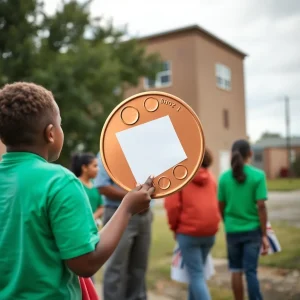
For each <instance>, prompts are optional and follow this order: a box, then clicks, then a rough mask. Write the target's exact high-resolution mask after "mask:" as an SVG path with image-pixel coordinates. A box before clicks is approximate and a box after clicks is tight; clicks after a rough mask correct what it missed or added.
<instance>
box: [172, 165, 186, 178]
mask: <svg viewBox="0 0 300 300" xmlns="http://www.w3.org/2000/svg"><path fill="white" fill-rule="evenodd" d="M173 175H174V177H175V178H176V179H179V180H182V179H184V178H186V176H187V175H188V170H187V168H186V167H185V166H183V165H178V166H176V167H175V168H174V169H173Z"/></svg>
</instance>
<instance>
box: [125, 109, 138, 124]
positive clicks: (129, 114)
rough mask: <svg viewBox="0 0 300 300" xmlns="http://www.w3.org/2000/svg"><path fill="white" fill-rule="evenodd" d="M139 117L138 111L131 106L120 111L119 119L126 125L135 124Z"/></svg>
mask: <svg viewBox="0 0 300 300" xmlns="http://www.w3.org/2000/svg"><path fill="white" fill-rule="evenodd" d="M139 117H140V113H139V111H138V110H137V109H136V108H134V107H132V106H126V107H125V108H123V110H122V111H121V119H122V121H123V122H124V123H125V124H127V125H133V124H135V123H136V122H137V121H138V120H139Z"/></svg>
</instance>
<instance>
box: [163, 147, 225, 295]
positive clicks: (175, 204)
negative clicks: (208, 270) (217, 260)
mask: <svg viewBox="0 0 300 300" xmlns="http://www.w3.org/2000/svg"><path fill="white" fill-rule="evenodd" d="M211 164H212V155H211V153H210V151H208V150H206V151H205V155H204V159H203V162H202V165H201V167H200V169H199V170H198V172H197V173H196V175H195V177H194V179H193V180H192V181H191V182H190V183H189V184H188V185H187V186H186V187H185V188H184V189H183V190H181V191H180V192H179V193H176V194H173V195H171V196H169V197H166V199H165V208H166V211H167V216H168V221H169V226H170V229H171V230H172V231H173V232H174V235H175V237H176V240H177V242H178V243H179V247H180V249H181V253H182V257H183V261H184V263H185V266H186V269H187V272H188V274H189V277H190V285H189V298H188V299H189V300H198V299H201V300H209V299H211V297H210V294H209V290H208V287H207V284H206V280H205V276H204V265H205V262H206V258H207V256H208V254H209V252H210V250H211V248H212V246H213V245H214V242H215V235H216V233H217V231H218V229H219V222H220V219H221V218H220V213H219V209H218V201H217V184H216V180H215V178H214V176H213V175H212V173H211V172H210V171H209V170H208V168H209V166H210V165H211Z"/></svg>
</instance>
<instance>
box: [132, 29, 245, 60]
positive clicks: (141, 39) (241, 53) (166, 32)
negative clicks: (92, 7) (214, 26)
mask: <svg viewBox="0 0 300 300" xmlns="http://www.w3.org/2000/svg"><path fill="white" fill-rule="evenodd" d="M191 30H197V31H199V32H201V33H203V34H204V35H206V36H208V37H209V38H212V39H214V40H215V41H217V42H219V43H221V44H222V45H223V46H225V47H227V48H229V49H230V50H232V51H234V52H236V53H237V54H239V55H241V56H242V57H243V58H245V57H247V56H248V54H247V53H245V52H243V51H241V50H239V49H238V48H236V47H234V46H232V45H231V44H229V43H227V42H225V41H224V40H222V39H221V38H219V37H217V36H216V35H214V34H212V33H210V32H209V31H207V30H206V29H204V28H202V27H200V26H199V25H190V26H185V27H180V28H176V29H171V30H167V31H162V32H159V33H154V34H151V35H146V36H142V37H138V38H137V40H140V41H143V40H151V39H155V38H159V37H163V36H166V35H171V34H176V33H182V32H185V31H191Z"/></svg>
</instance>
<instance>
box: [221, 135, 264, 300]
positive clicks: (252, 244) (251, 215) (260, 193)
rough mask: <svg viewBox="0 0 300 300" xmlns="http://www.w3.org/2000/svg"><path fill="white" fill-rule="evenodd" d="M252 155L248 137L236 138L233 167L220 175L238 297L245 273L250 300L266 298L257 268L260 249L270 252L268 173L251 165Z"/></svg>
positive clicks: (237, 299) (233, 280)
mask: <svg viewBox="0 0 300 300" xmlns="http://www.w3.org/2000/svg"><path fill="white" fill-rule="evenodd" d="M251 156H252V151H251V147H250V144H249V143H248V142H247V141H246V140H238V141H236V142H235V143H234V144H233V146H232V156H231V169H230V170H228V171H226V172H224V173H223V174H222V175H221V176H220V179H219V186H218V200H219V207H220V212H221V215H222V217H223V221H224V224H225V231H226V239H227V253H228V260H229V268H230V270H231V272H232V288H233V293H234V298H235V300H243V299H244V291H243V277H242V276H243V273H245V275H246V280H247V286H248V296H249V300H262V299H263V298H262V295H261V291H260V287H259V281H258V279H257V267H258V261H259V256H260V252H261V249H262V254H267V253H268V248H269V243H268V238H267V232H266V225H267V209H266V205H265V201H266V200H267V185H266V176H265V173H264V172H263V171H261V170H259V169H256V168H254V167H253V166H251V165H250V164H249V163H250V160H251Z"/></svg>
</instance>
